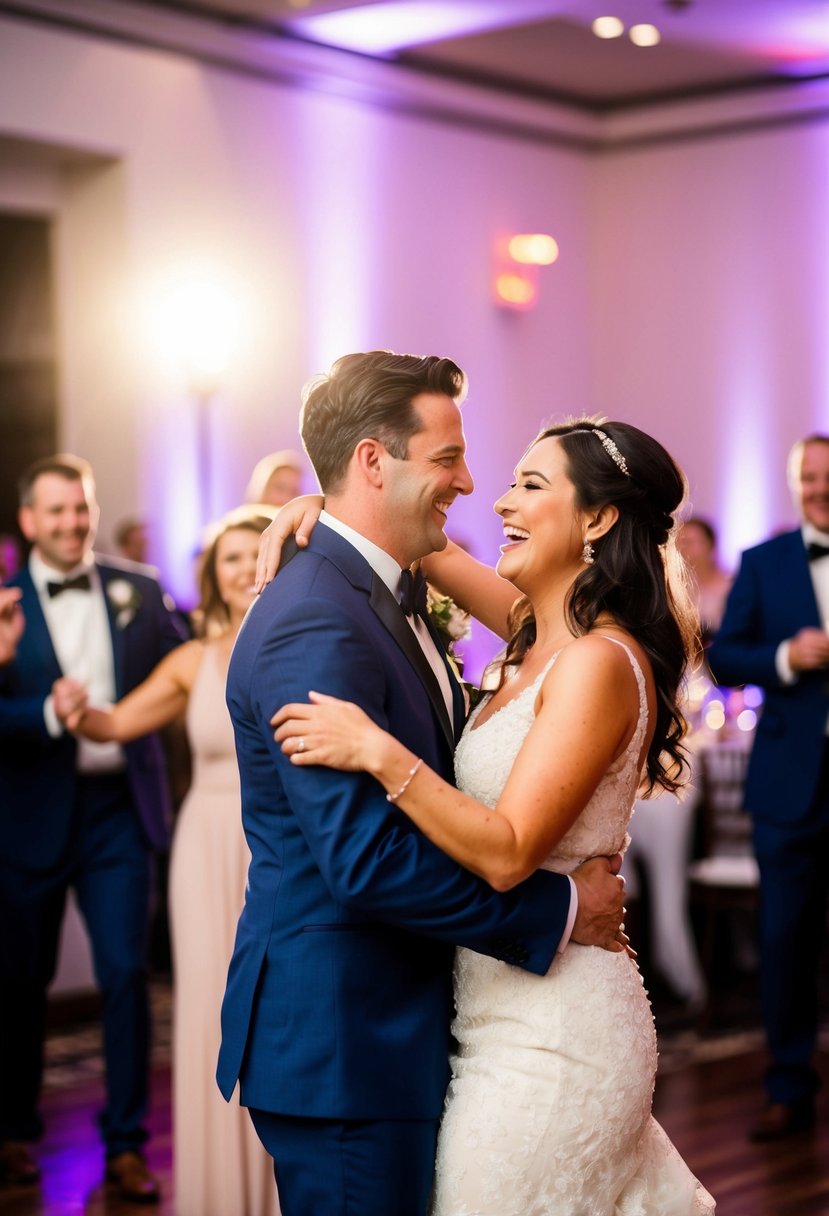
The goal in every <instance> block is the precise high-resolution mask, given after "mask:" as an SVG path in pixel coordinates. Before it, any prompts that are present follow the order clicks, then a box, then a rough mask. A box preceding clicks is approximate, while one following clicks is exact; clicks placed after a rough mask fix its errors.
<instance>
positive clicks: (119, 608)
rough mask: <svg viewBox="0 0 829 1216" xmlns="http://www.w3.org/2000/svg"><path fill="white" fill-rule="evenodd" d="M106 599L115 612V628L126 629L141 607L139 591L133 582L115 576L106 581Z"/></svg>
mask: <svg viewBox="0 0 829 1216" xmlns="http://www.w3.org/2000/svg"><path fill="white" fill-rule="evenodd" d="M106 590H107V599H108V600H109V602H110V604H111V605H112V610H113V612H114V613H115V626H116V628H117V629H126V627H127V625H129V623H130V621H131V620H133V618H134V617H135V614H136V613H137V612H138V609H139V608H140V607H141V592H140V591H139V590H138V588H137V587H136V585H135V583H131V582H130V581H129V579H126V578H115V579H113V580H112V582H111V583H107V589H106Z"/></svg>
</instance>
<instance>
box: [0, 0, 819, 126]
mask: <svg viewBox="0 0 829 1216" xmlns="http://www.w3.org/2000/svg"><path fill="white" fill-rule="evenodd" d="M119 2H120V0H108V3H109V4H110V5H111V6H112V7H114V8H117V6H118V4H119ZM141 2H142V3H144V4H145V5H146V6H147V7H148V8H155V9H156V10H157V9H159V8H164V9H169V10H171V11H173V12H175V13H176V14H178V15H179V16H183V17H186V16H187V15H188V14H192V15H193V16H200V17H202V18H204V17H208V18H210V19H211V20H214V21H217V22H220V23H221V24H223V25H232V26H234V27H236V28H239V27H241V28H242V29H245V28H248V27H249V28H251V29H254V30H256V32H258V33H259V34H266V35H267V34H273V35H274V36H275V37H279V38H282V39H284V38H285V37H287V38H290V39H292V40H296V39H299V40H303V41H309V42H317V43H323V44H326V45H331V46H337V47H342V48H345V49H347V50H350V51H352V52H355V53H358V54H364V55H370V56H373V57H378V58H382V59H384V60H392V61H398V62H403V63H406V64H408V65H409V66H414V67H417V68H420V69H422V70H425V71H429V72H432V73H438V74H440V75H444V76H448V77H450V78H462V79H467V80H472V81H476V82H478V83H483V84H487V85H490V86H493V87H497V88H501V89H506V90H509V91H511V92H513V93H517V94H523V95H525V96H531V97H536V98H540V99H542V100H543V99H548V100H551V101H557V102H564V103H569V104H570V105H573V106H576V107H578V108H580V109H582V110H584V111H592V112H596V113H602V112H612V111H616V110H622V109H625V108H630V107H633V106H642V105H645V104H648V103H654V102H665V101H670V100H673V99H677V100H679V99H685V98H689V97H696V96H711V95H722V94H724V93H733V92H736V91H739V90H745V89H747V88H756V87H757V86H758V85H759V86H762V87H767V88H772V87H776V86H779V85H781V84H791V83H792V82H796V81H803V82H805V81H808V80H810V79H814V78H817V77H823V76H829V0H141ZM130 3H131V5H132V7H133V8H134V7H135V3H136V0H130ZM0 7H2V6H0ZM606 15H613V16H616V17H618V18H620V20H621V21H622V22H623V23H624V26H625V29H626V31H627V30H629V29H630V27H631V26H633V25H635V24H637V23H651V24H653V25H655V26H656V27H657V29H658V30H659V31H660V35H661V41H660V42H659V44H658V45H656V46H650V47H641V46H636V45H634V44H633V43H632V42H631V41H630V38H629V37H628V35H627V33H625V34H623V35H622V36H621V37H618V38H614V39H611V40H603V39H600V38H597V37H596V36H595V35H594V34H593V33H592V31H591V28H590V27H591V23H592V21H593V19H594V18H596V17H599V16H606Z"/></svg>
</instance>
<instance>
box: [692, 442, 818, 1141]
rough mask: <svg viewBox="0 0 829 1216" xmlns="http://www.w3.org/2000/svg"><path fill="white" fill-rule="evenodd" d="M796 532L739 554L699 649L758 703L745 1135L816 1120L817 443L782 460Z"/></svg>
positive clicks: (752, 779) (752, 782)
mask: <svg viewBox="0 0 829 1216" xmlns="http://www.w3.org/2000/svg"><path fill="white" fill-rule="evenodd" d="M789 486H790V488H791V491H792V495H793V498H794V501H795V504H796V506H797V507H798V510H799V513H800V517H801V521H802V522H801V526H800V527H799V528H797V529H795V530H794V531H792V532H784V533H782V534H781V535H778V536H775V537H773V538H772V539H771V540H769V541H766V542H765V543H764V544H761V545H758V546H757V547H756V548H754V549H749V550H748V551H747V552H746V553H744V554H743V557H742V562H741V565H740V570H739V572H738V574H737V577H736V579H735V582H734V587H733V588H732V591H731V594H730V596H729V599H728V603H727V606H726V610H725V616H724V618H723V624H722V628H721V629H720V631H719V633H718V634H717V636H716V638H715V639H714V642H713V644H712V646H711V648H710V650H709V652H708V657H709V662H710V665H711V669H712V671H713V673H714V677H715V679H716V680H717V681H718V683H723V684H734V685H739V684H758V685H760V686H761V687H762V688H763V689H764V691H765V705H764V709H763V713H762V716H761V718H760V722H759V725H758V727H757V735H756V739H755V743H754V748H753V751H752V755H751V761H750V764H749V769H748V775H747V779H746V787H745V796H744V802H745V806H746V808H747V809H748V810H749V811H750V812H751V814H752V816H753V818H754V846H755V851H756V853H757V861H758V864H759V867H760V891H761V908H760V959H761V982H762V998H763V1019H764V1023H765V1030H766V1036H767V1039H768V1046H769V1051H770V1055H771V1063H770V1067H769V1070H768V1072H767V1074H766V1090H767V1094H768V1105H767V1107H766V1109H765V1110H764V1112H763V1113H762V1115H761V1117H760V1119H759V1121H758V1122H757V1123H756V1124H755V1126H754V1127H753V1128H752V1130H751V1133H750V1136H751V1139H753V1140H758V1141H764V1140H778V1139H780V1138H782V1137H784V1136H789V1135H793V1134H796V1133H798V1132H802V1131H804V1130H807V1129H808V1128H809V1127H811V1126H812V1124H813V1123H814V1121H815V1094H816V1092H817V1087H818V1077H817V1073H816V1072H815V1069H814V1066H813V1057H814V1052H815V1047H816V1042H817V1030H818V1024H819V1016H818V1004H819V998H818V972H819V963H820V956H821V952H822V950H823V949H824V948H825V945H826V900H827V895H829V871H828V870H827V865H826V857H827V852H829V676H828V675H827V669H829V633H828V632H827V629H829V435H810V436H809V437H808V438H806V439H804V440H802V441H801V442H799V443H796V444H795V446H794V447H793V448H792V451H791V453H790V455H789Z"/></svg>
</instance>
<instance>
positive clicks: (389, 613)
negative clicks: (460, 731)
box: [369, 571, 455, 748]
mask: <svg viewBox="0 0 829 1216" xmlns="http://www.w3.org/2000/svg"><path fill="white" fill-rule="evenodd" d="M369 603H370V605H371V608H372V611H373V612H374V613H375V615H376V616H377V617H378V618H379V619H380V620H381V621H382V623H383V625H385V627H386V629H387V630H388V631H389V633H390V634H391V635H392V637H393V638H394V640H395V642H397V644H398V646H399V647H400V649H401V650H402V651H403V653H404V654H405V656H406V658H407V659H408V660H409V662H410V663H411V665H412V667H414V669H415V671H416V672H417V674H418V675H419V676H420V679H421V681H422V683H423V685H424V687H425V689H426V691H427V693H428V694H429V700H430V701H431V702H432V708H433V709H434V711H435V713H436V714H437V717H438V721H439V722H440V725H441V729H442V731H443V733H444V735H445V736H446V741H447V743H448V744H449V746H450V748H454V746H455V732H454V730H453V728H452V723H451V722H450V721H449V715H448V713H447V712H446V702H445V701H444V699H443V692H442V691H441V687H440V684H439V683H438V679H437V676H436V675H435V673H434V672H433V671H432V668H431V665H430V663H429V660H428V659H427V658H426V655H425V654H424V653H423V649H422V647H421V645H420V643H419V642H418V640H417V638H416V637H415V634H414V631H413V630H412V628H411V626H410V625H409V622H408V621H407V620H406V618H405V616H404V615H403V613H402V611H401V609H400V605H399V604H398V602H397V600H396V599H395V598H394V596H393V595H392V593H391V592H390V591H389V589H388V587H387V586H386V584H385V583H384V582H383V580H382V579H381V578H379V577H378V575H376V574H375V573H374V571H372V574H371V591H370V593H369ZM452 678H453V679H454V677H452ZM453 695H454V694H453Z"/></svg>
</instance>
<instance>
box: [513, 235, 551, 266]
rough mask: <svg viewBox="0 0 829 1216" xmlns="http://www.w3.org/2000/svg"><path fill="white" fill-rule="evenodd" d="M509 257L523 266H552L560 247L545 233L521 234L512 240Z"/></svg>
mask: <svg viewBox="0 0 829 1216" xmlns="http://www.w3.org/2000/svg"><path fill="white" fill-rule="evenodd" d="M508 249H509V255H510V257H511V258H512V259H513V261H514V262H520V263H521V265H522V266H550V265H552V263H553V262H554V261H555V260H556V258H557V257H558V245H557V243H556V242H555V241H554V240H553V238H552V237H551V236H547V234H546V233H543V232H528V233H521V234H519V235H518V236H514V237H511V238H510V242H509V246H508Z"/></svg>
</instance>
